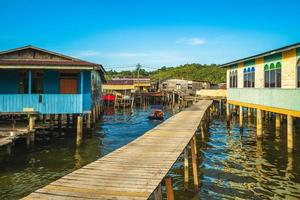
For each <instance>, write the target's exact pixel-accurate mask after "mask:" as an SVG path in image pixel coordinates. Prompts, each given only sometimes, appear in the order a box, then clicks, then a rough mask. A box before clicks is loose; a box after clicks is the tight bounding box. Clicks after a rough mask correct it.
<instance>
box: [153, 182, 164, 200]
mask: <svg viewBox="0 0 300 200" xmlns="http://www.w3.org/2000/svg"><path fill="white" fill-rule="evenodd" d="M154 199H155V200H162V191H161V184H159V185H158V187H157V188H156V190H155V191H154Z"/></svg>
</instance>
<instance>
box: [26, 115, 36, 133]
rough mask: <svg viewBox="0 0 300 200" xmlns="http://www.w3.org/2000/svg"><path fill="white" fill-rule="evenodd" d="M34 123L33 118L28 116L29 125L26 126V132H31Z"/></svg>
mask: <svg viewBox="0 0 300 200" xmlns="http://www.w3.org/2000/svg"><path fill="white" fill-rule="evenodd" d="M34 122H35V117H34V116H33V115H30V116H29V124H28V130H29V131H33V128H34Z"/></svg>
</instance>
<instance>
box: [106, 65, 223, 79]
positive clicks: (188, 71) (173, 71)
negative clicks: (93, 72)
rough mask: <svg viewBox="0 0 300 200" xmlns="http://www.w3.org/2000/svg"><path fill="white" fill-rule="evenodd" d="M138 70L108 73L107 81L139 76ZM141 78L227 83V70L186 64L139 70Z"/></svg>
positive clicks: (215, 66) (216, 66) (213, 66)
mask: <svg viewBox="0 0 300 200" xmlns="http://www.w3.org/2000/svg"><path fill="white" fill-rule="evenodd" d="M137 70H138V69H136V70H133V71H121V72H116V71H113V70H111V71H107V76H106V77H107V79H110V78H111V77H116V76H119V77H134V76H137ZM139 72H140V76H141V77H142V76H150V78H151V80H153V81H155V80H166V79H169V78H179V79H188V80H197V81H210V82H211V83H223V82H226V69H223V68H220V67H219V66H218V65H215V64H211V65H201V64H185V65H180V66H177V67H162V68H160V69H158V70H155V71H150V72H148V71H146V70H144V69H142V68H140V69H139Z"/></svg>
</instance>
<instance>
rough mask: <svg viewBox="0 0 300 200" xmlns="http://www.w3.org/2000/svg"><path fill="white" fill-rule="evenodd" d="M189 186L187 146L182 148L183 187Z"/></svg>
mask: <svg viewBox="0 0 300 200" xmlns="http://www.w3.org/2000/svg"><path fill="white" fill-rule="evenodd" d="M188 187H189V150H188V146H187V147H185V149H184V189H185V190H187V189H188Z"/></svg>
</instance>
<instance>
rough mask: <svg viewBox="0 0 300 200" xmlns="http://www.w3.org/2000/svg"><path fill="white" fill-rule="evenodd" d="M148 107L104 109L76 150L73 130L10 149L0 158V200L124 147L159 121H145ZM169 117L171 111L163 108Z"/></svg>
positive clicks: (20, 193) (172, 111)
mask: <svg viewBox="0 0 300 200" xmlns="http://www.w3.org/2000/svg"><path fill="white" fill-rule="evenodd" d="M150 110H151V109H150V108H149V107H148V108H136V109H134V110H133V112H132V113H131V112H130V110H125V111H122V110H119V111H118V110H114V109H110V110H106V112H105V114H104V115H103V117H102V119H101V120H100V122H99V123H98V124H97V128H96V131H95V132H94V133H89V134H84V139H83V143H82V145H81V146H80V148H76V143H75V142H76V141H75V136H74V133H73V132H74V131H73V132H72V133H65V134H63V135H62V134H55V135H54V136H51V137H50V136H49V137H39V138H37V141H36V142H35V145H34V146H33V147H31V148H29V149H27V148H26V145H25V141H19V142H18V144H16V145H15V147H13V151H14V152H13V155H12V156H11V157H8V156H4V155H3V152H2V155H1V157H0V199H1V200H2V199H18V198H20V197H24V196H26V195H28V194H29V193H31V192H33V191H35V190H36V189H38V188H40V187H42V186H44V185H47V184H49V183H50V182H52V181H54V180H56V179H58V178H60V177H62V176H64V175H66V174H68V173H70V172H72V171H74V170H76V169H78V168H80V167H81V166H83V165H86V164H88V163H90V162H92V161H95V160H96V159H98V158H100V157H102V156H104V155H106V154H108V153H110V152H112V151H113V150H115V149H117V148H119V147H121V146H123V145H126V144H127V143H129V142H130V141H132V140H134V139H135V138H137V137H139V136H141V135H142V134H144V133H145V132H146V131H148V130H150V129H152V128H153V127H155V126H156V125H158V124H159V123H161V121H153V120H152V121H151V120H148V119H147V115H148V114H149V112H150ZM164 112H165V117H166V118H169V117H170V116H171V115H173V113H174V112H175V111H174V110H168V109H165V110H164Z"/></svg>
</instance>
